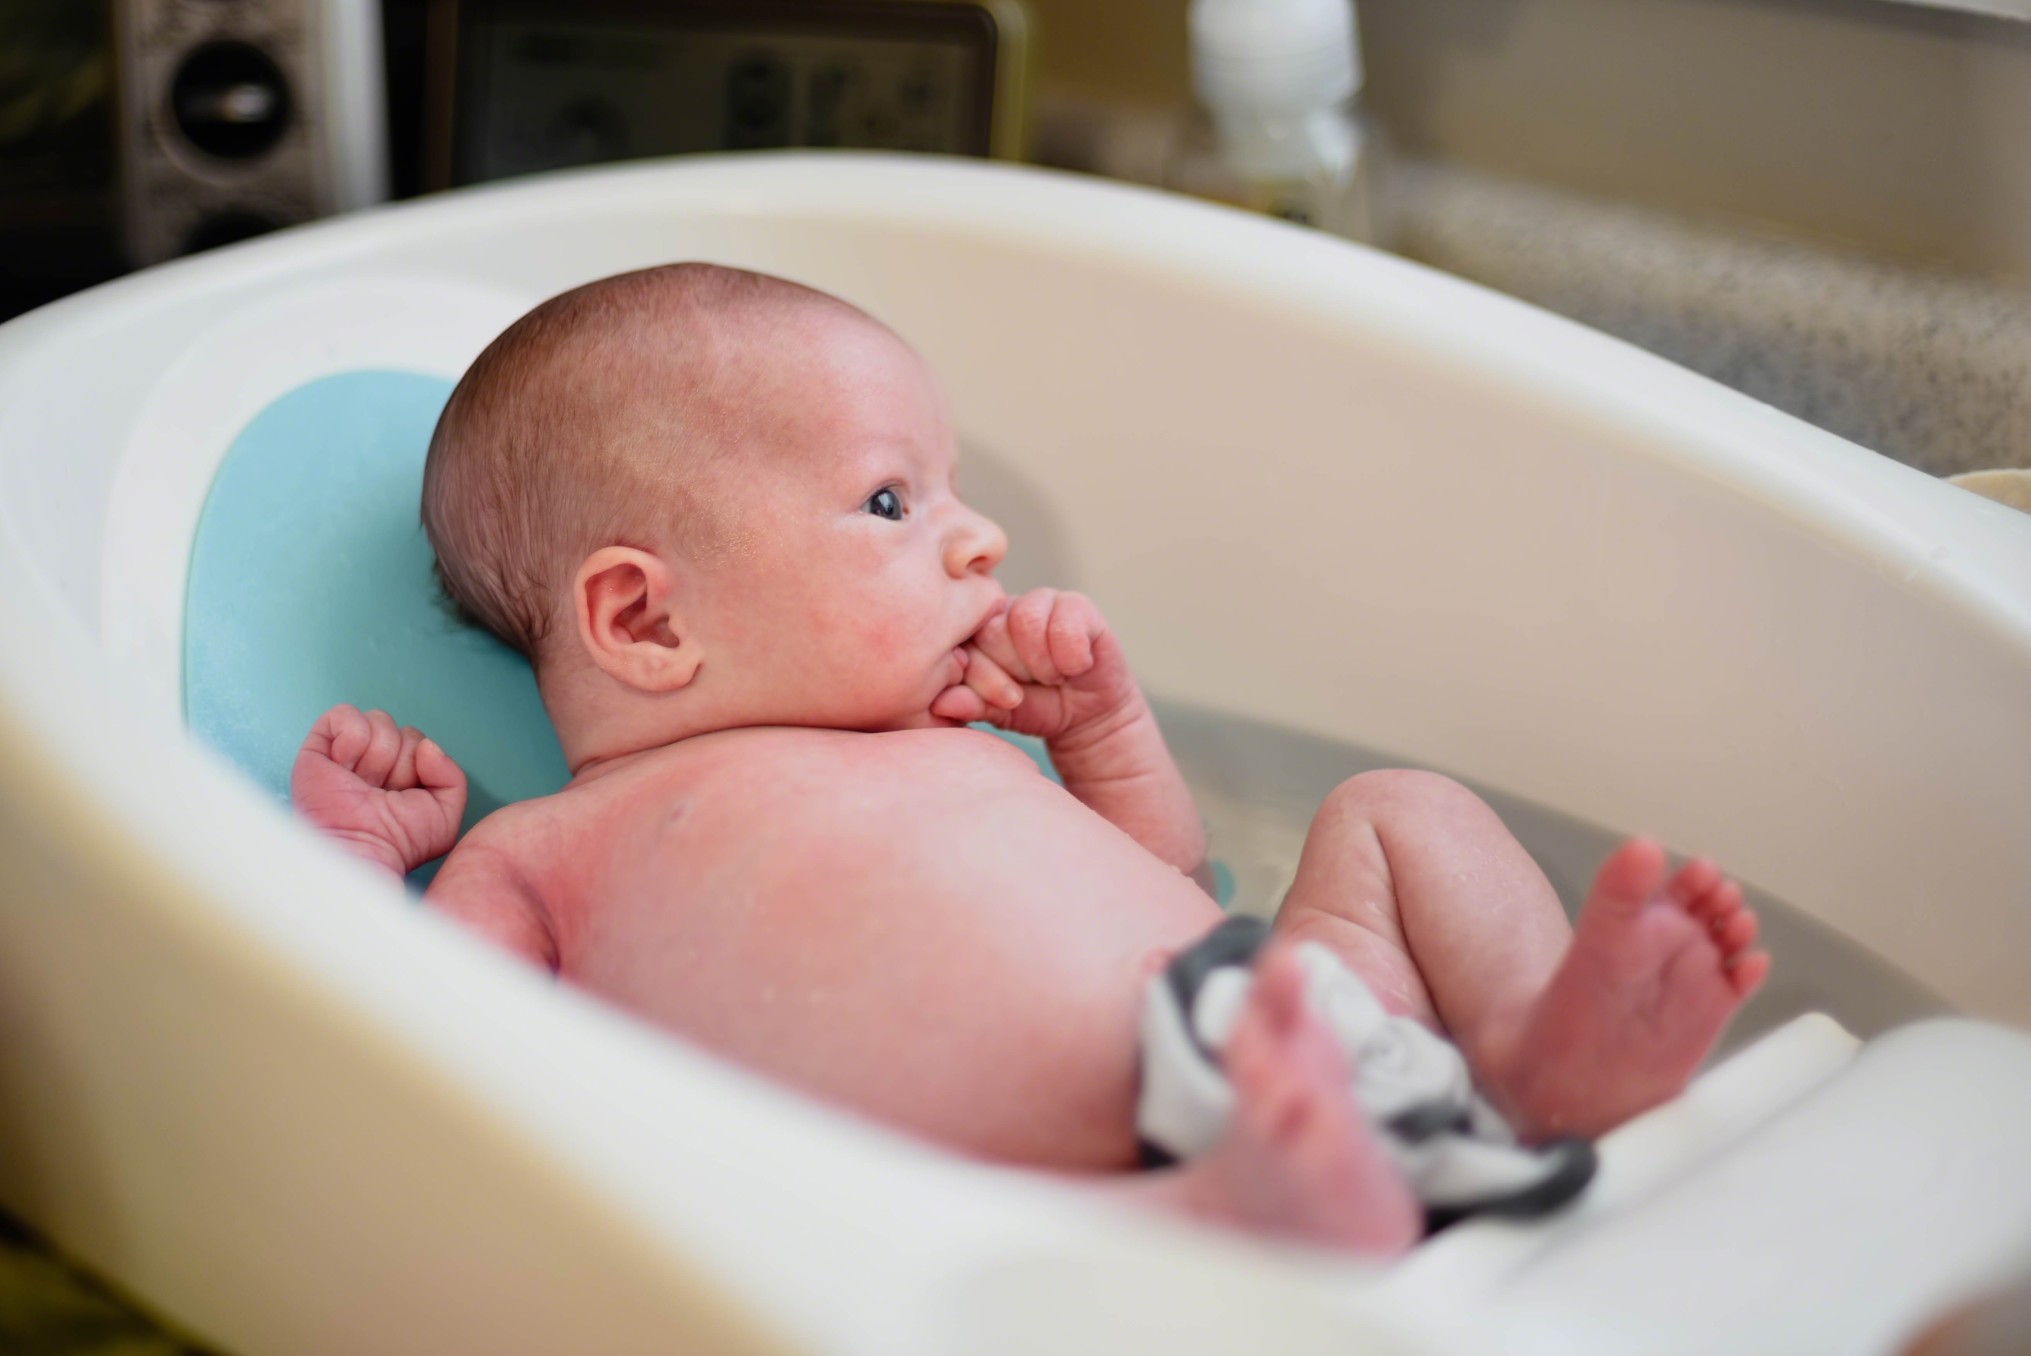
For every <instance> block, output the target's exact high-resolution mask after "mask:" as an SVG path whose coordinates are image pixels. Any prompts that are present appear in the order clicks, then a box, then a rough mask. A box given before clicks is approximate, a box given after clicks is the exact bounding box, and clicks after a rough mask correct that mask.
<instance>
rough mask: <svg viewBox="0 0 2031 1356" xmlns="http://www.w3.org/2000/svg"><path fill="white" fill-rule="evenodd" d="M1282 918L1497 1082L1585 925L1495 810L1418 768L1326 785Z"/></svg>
mask: <svg viewBox="0 0 2031 1356" xmlns="http://www.w3.org/2000/svg"><path fill="white" fill-rule="evenodd" d="M1276 931H1277V935H1278V936H1279V937H1282V938H1285V939H1287V940H1290V941H1316V942H1320V943H1323V944H1324V945H1325V946H1326V947H1327V948H1328V949H1330V950H1331V951H1333V952H1334V953H1335V954H1336V955H1338V956H1339V957H1340V959H1341V960H1343V961H1345V962H1346V963H1347V965H1348V966H1350V967H1351V968H1352V969H1353V970H1354V972H1355V973H1356V974H1358V975H1360V976H1361V978H1362V979H1364V980H1366V981H1367V982H1368V986H1369V987H1370V988H1371V989H1373V990H1374V991H1375V994H1376V996H1377V997H1378V998H1380V999H1381V1000H1382V1003H1383V1006H1385V1007H1387V1008H1388V1009H1389V1010H1390V1011H1392V1012H1398V1013H1403V1014H1406V1015H1408V1016H1411V1017H1415V1018H1417V1019H1418V1020H1419V1021H1422V1022H1424V1023H1426V1024H1427V1025H1429V1026H1433V1027H1435V1028H1437V1029H1439V1030H1441V1031H1444V1032H1445V1033H1446V1034H1447V1035H1448V1036H1450V1037H1451V1038H1452V1039H1453V1041H1454V1043H1455V1044H1457V1045H1458V1046H1459V1047H1460V1050H1461V1053H1463V1054H1464V1055H1466V1057H1467V1063H1468V1065H1469V1067H1471V1068H1472V1069H1473V1070H1474V1073H1475V1076H1476V1078H1477V1079H1480V1080H1481V1081H1483V1082H1484V1083H1485V1082H1486V1081H1487V1079H1488V1077H1489V1074H1490V1072H1491V1071H1492V1070H1493V1069H1495V1068H1497V1067H1499V1066H1500V1065H1501V1064H1502V1063H1504V1062H1505V1057H1506V1056H1507V1054H1508V1050H1509V1046H1510V1045H1511V1044H1512V1043H1513V1041H1514V1033H1515V1032H1516V1031H1517V1030H1519V1029H1520V1028H1521V1026H1522V1024H1523V1021H1524V1018H1525V1017H1526V1016H1527V1015H1528V1013H1529V1012H1530V1008H1531V1005H1532V1004H1534V1003H1535V1002H1536V1001H1537V998H1538V995H1540V994H1541V993H1543V992H1544V989H1545V985H1546V984H1547V983H1549V982H1550V980H1551V976H1552V972H1553V971H1554V970H1556V969H1557V968H1558V964H1559V959H1560V958H1561V957H1562V956H1564V955H1565V953H1566V948H1567V946H1569V945H1570V944H1571V942H1572V936H1573V930H1572V927H1571V926H1570V925H1569V924H1568V923H1567V922H1566V915H1565V910H1564V908H1563V907H1561V906H1560V904H1559V900H1558V895H1557V893H1556V892H1555V891H1553V889H1552V888H1551V882H1550V881H1548V880H1546V879H1545V878H1544V872H1543V871H1541V870H1539V869H1538V865H1537V863H1536V862H1535V861H1533V860H1531V856H1530V854H1529V853H1528V852H1525V851H1524V850H1523V845H1522V844H1521V843H1518V842H1517V841H1516V839H1515V837H1514V836H1513V835H1512V834H1511V833H1510V832H1509V830H1508V829H1507V828H1506V827H1504V826H1503V823H1502V821H1501V820H1500V819H1498V818H1497V817H1496V815H1495V812H1494V811H1493V810H1491V809H1489V808H1488V806H1487V805H1486V804H1485V803H1483V802H1482V800H1481V798H1480V797H1479V796H1476V795H1475V794H1474V793H1473V792H1471V791H1469V790H1467V788H1465V787H1464V786H1461V785H1460V784H1459V783H1458V782H1455V781H1453V780H1451V779H1450V778H1447V777H1441V776H1439V775H1437V774H1436V773H1430V772H1416V771H1410V770H1390V771H1381V772H1368V773H1363V774H1362V775H1361V776H1359V777H1355V778H1353V779H1352V780H1351V781H1346V782H1342V783H1341V784H1340V785H1339V786H1338V787H1337V788H1336V789H1335V790H1334V791H1333V792H1332V794H1330V795H1328V796H1327V797H1326V800H1325V803H1324V804H1322V805H1321V806H1320V807H1319V812H1318V814H1317V815H1316V816H1315V817H1314V818H1313V820H1312V828H1311V833H1310V835H1309V836H1308V837H1307V838H1306V840H1305V850H1304V855H1303V857H1302V858H1300V859H1299V862H1298V874H1297V879H1296V880H1295V881H1293V882H1292V883H1291V888H1290V893H1289V894H1288V895H1286V896H1285V897H1284V902H1283V908H1282V909H1281V910H1280V911H1279V912H1278V914H1277V918H1276Z"/></svg>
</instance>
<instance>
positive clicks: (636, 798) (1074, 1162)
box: [447, 729, 1220, 1168]
mask: <svg viewBox="0 0 2031 1356" xmlns="http://www.w3.org/2000/svg"><path fill="white" fill-rule="evenodd" d="M497 821H498V822H497ZM473 839H474V841H473V842H472V843H471V844H468V845H464V846H462V847H461V849H460V851H461V853H463V852H467V851H474V850H478V851H491V852H495V853H500V854H502V855H504V856H510V857H513V858H514V859H515V862H516V865H517V866H518V867H519V868H520V869H521V871H522V872H523V873H525V874H526V879H527V880H528V882H529V884H530V886H531V887H532V888H533V890H534V892H535V893H536V894H537V895H538V896H539V897H540V898H541V900H542V901H543V903H544V905H545V908H546V909H547V911H548V913H549V915H550V927H551V931H552V934H553V936H554V939H555V943H556V951H557V958H558V965H559V971H560V973H561V974H562V975H563V976H564V977H566V978H568V979H570V980H572V981H574V982H576V983H578V984H580V985H582V986H584V987H585V988H587V989H589V990H591V991H593V992H595V993H598V994H601V995H603V996H605V997H607V998H609V999H611V1000H613V1001H614V1002H617V1003H619V1004H621V1005H623V1006H625V1007H627V1008H629V1009H631V1010H633V1011H635V1012H636V1013H638V1014H640V1015H642V1016H644V1017H646V1018H648V1019H650V1020H652V1021H655V1022H657V1023H659V1024H662V1025H664V1026H667V1027H669V1028H670V1029H672V1030H675V1031H677V1032H679V1033H681V1034H683V1035H685V1036H687V1037H689V1038H691V1039H693V1040H695V1041H697V1042H699V1043H700V1044H703V1045H705V1046H708V1047H710V1048H712V1049H714V1050H717V1051H720V1052H721V1053H723V1054H725V1055H727V1056H728V1057H730V1058H732V1059H734V1060H736V1061H738V1062H740V1063H742V1064H745V1065H748V1066H749V1067H752V1068H756V1069H759V1070H762V1071H764V1072H767V1073H771V1074H774V1075H776V1076H778V1077H780V1078H782V1079H784V1080H786V1081H788V1082H790V1083H792V1084H795V1085H797V1086H799V1087H802V1088H804V1089H806V1090H808V1091H810V1092H813V1093H815V1094H817V1095H819V1096H822V1097H825V1098H828V1099H830V1100H832V1101H835V1102H839V1103H844V1104H846V1105H849V1106H853V1107H856V1108H858V1109H860V1110H862V1111H865V1112H867V1113H869V1114H871V1115H874V1116H876V1117H879V1118H881V1119H883V1120H886V1121H889V1122H891V1123H893V1124H898V1125H901V1126H904V1127H908V1128H911V1129H914V1130H917V1131H919V1132H921V1133H924V1134H927V1135H929V1136H931V1137H933V1138H935V1139H938V1140H940V1141H942V1142H944V1143H947V1144H950V1145H952V1146H954V1147H957V1148H960V1149H964V1150H969V1151H973V1152H977V1153H980V1154H982V1155H985V1156H989V1157H992V1158H995V1159H999V1160H1004V1161H1013V1162H1025V1163H1033V1164H1039V1165H1052V1166H1059V1167H1092V1168H1118V1167H1122V1166H1125V1165H1127V1164H1129V1163H1131V1162H1132V1161H1133V1159H1134V1131H1133V1125H1132V1120H1133V1099H1134V1094H1135V1070H1136V1034H1135V1033H1136V1022H1137V1015H1138V1011H1139V1006H1140V1001H1141V991H1142V982H1143V979H1144V978H1145V977H1146V976H1147V975H1148V974H1149V973H1151V970H1152V967H1153V965H1154V964H1155V963H1157V960H1158V958H1161V957H1162V956H1163V955H1166V954H1168V952H1170V951H1171V950H1174V949H1175V948H1177V947H1179V946H1181V945H1184V944H1186V943H1189V942H1190V941H1192V940H1195V939H1196V938H1197V937H1198V936H1200V935H1201V934H1203V933H1204V932H1205V931H1206V930H1207V929H1208V928H1210V927H1211V926H1212V925H1213V924H1214V923H1216V922H1218V921H1219V917H1220V914H1219V910H1218V909H1217V908H1216V907H1215V905H1214V904H1213V902H1212V901H1211V900H1210V899H1208V898H1207V897H1206V895H1205V894H1204V893H1203V892H1202V891H1201V890H1200V889H1199V888H1198V887H1197V886H1196V885H1194V884H1193V883H1192V882H1191V881H1189V880H1188V879H1186V878H1185V877H1184V876H1182V875H1180V874H1179V873H1178V872H1177V871H1176V870H1175V869H1173V868H1172V867H1170V866H1168V865H1166V864H1165V863H1163V862H1162V861H1160V860H1158V859H1157V858H1156V857H1154V856H1152V855H1151V854H1150V853H1149V852H1148V851H1146V850H1145V849H1144V848H1142V847H1141V846H1140V845H1138V844H1137V843H1136V842H1135V841H1134V840H1133V839H1131V838H1130V837H1129V836H1128V835H1127V834H1125V833H1123V832H1122V831H1121V830H1119V829H1117V828H1115V827H1114V826H1113V825H1112V824H1110V823H1108V822H1107V821H1106V820H1104V819H1102V818H1101V817H1100V816H1099V815H1097V814H1095V813H1094V812H1092V811H1091V810H1089V809H1087V808H1086V807H1085V806H1084V805H1083V804H1081V803H1080V802H1079V801H1078V800H1077V799H1075V798H1074V797H1073V796H1071V795H1070V794H1069V793H1067V792H1066V791H1064V790H1063V789H1062V788H1060V787H1058V786H1057V785H1055V784H1053V783H1052V782H1051V781H1049V780H1048V779H1047V778H1045V777H1043V776H1042V775H1040V774H1039V773H1038V772H1037V770H1036V768H1035V766H1034V765H1033V764H1032V763H1031V762H1030V761H1029V759H1027V758H1026V757H1024V755H1023V754H1022V753H1021V752H1020V751H1018V750H1016V749H1014V748H1012V747H1010V746H1009V745H1008V744H1006V743H1004V742H1003V741H1001V740H999V739H996V738H994V737H993V736H991V735H986V734H982V733H978V732H975V731H971V730H963V729H947V730H923V731H908V732H898V733H892V734H852V733H841V732H836V731H825V730H795V729H758V730H755V729H751V730H736V731H727V732H725V733H723V734H718V735H712V736H706V737H702V738H698V739H694V740H689V741H686V742H685V743H684V744H683V745H680V746H676V747H673V748H670V749H667V750H662V751H659V752H657V753H655V754H651V755H647V756H645V757H644V758H642V759H641V760H640V761H639V762H636V763H635V764H633V765H631V766H627V767H621V768H616V769H614V770H613V771H612V772H610V773H608V774H607V775H605V776H603V777H599V778H596V779H594V780H591V781H589V782H586V783H584V784H582V785H580V786H576V787H574V788H572V789H570V790H567V791H565V792H563V793H561V794H559V795H557V796H554V797H550V798H548V799H545V800H542V801H535V802H529V803H527V804H525V805H522V806H517V807H514V808H513V809H511V810H509V811H506V812H503V813H502V814H501V815H499V816H496V817H495V819H492V820H489V821H488V822H487V823H486V824H485V825H483V826H482V827H481V828H480V829H479V830H476V831H475V833H474V835H473ZM447 869H449V868H447Z"/></svg>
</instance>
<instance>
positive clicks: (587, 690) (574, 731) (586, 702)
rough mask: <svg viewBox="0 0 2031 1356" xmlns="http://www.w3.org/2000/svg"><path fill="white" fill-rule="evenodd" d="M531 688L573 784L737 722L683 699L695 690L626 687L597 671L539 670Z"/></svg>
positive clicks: (696, 702) (697, 703) (695, 702)
mask: <svg viewBox="0 0 2031 1356" xmlns="http://www.w3.org/2000/svg"><path fill="white" fill-rule="evenodd" d="M536 690H537V692H538V693H540V694H541V695H542V698H543V707H544V709H545V710H546V711H548V712H549V713H550V725H551V728H552V729H554V730H556V732H557V743H558V747H559V748H561V749H562V750H563V752H564V765H565V767H567V768H569V769H570V770H571V780H572V783H573V784H574V785H576V784H578V783H581V782H583V781H585V780H586V779H587V778H588V777H592V776H603V775H605V774H606V773H607V772H609V771H611V770H612V769H614V768H616V767H618V766H621V765H622V764H624V763H633V762H637V761H639V760H640V759H641V757H642V756H643V755H646V754H650V753H653V752H655V751H656V750H658V749H665V748H668V747H670V746H671V745H673V744H679V743H682V742H683V741H684V740H687V739H691V738H693V737H695V736H698V735H702V734H710V733H712V732H714V731H716V730H723V729H727V728H729V726H730V725H735V724H738V723H739V722H737V721H734V722H729V721H727V720H726V719H724V718H723V716H722V715H721V713H718V712H714V711H712V710H710V709H709V708H708V707H707V706H706V705H704V704H703V703H701V702H698V701H695V700H693V701H687V700H684V698H685V697H686V696H696V695H697V694H685V693H647V692H633V691H628V690H626V689H623V688H621V687H620V686H619V685H618V684H616V683H614V682H613V681H612V680H611V679H608V678H607V677H606V676H605V675H603V674H597V673H595V674H590V675H584V674H563V675H560V674H555V673H545V672H543V671H541V670H539V671H538V672H537V675H536Z"/></svg>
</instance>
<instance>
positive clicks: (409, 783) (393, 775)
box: [388, 725, 423, 791]
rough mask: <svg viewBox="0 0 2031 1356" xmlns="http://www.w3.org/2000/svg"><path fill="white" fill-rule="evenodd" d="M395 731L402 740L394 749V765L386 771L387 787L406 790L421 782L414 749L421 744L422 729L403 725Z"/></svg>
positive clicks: (393, 789)
mask: <svg viewBox="0 0 2031 1356" xmlns="http://www.w3.org/2000/svg"><path fill="white" fill-rule="evenodd" d="M395 733H396V735H397V737H398V738H400V739H401V741H402V742H401V744H400V745H399V746H398V747H397V748H396V750H395V766H394V767H393V768H392V769H390V770H389V773H388V789H389V790H390V791H407V790H409V789H410V788H411V787H413V786H417V785H419V784H420V782H421V778H419V777H418V776H417V774H416V751H417V749H418V748H420V747H421V746H422V744H423V731H421V730H419V729H417V728H416V727H415V726H414V725H404V726H403V727H402V728H401V729H399V730H397V731H396V732H395Z"/></svg>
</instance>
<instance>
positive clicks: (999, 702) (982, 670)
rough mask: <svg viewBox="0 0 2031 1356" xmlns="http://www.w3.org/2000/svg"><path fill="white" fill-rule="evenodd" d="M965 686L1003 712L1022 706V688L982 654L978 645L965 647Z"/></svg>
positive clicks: (999, 666)
mask: <svg viewBox="0 0 2031 1356" xmlns="http://www.w3.org/2000/svg"><path fill="white" fill-rule="evenodd" d="M966 686H967V687H969V688H971V689H972V690H973V691H975V692H977V693H979V694H980V699H981V700H982V701H984V702H986V703H987V704H988V705H989V706H993V707H997V708H999V709H1001V710H1003V711H1013V710H1015V709H1016V708H1017V707H1018V706H1021V705H1022V704H1023V690H1022V686H1021V685H1020V684H1019V683H1017V682H1016V680H1015V679H1013V678H1011V677H1009V676H1008V671H1007V670H1006V669H1004V668H1002V666H1001V665H999V664H997V663H995V662H994V661H993V660H992V659H990V658H988V657H987V655H985V654H984V653H982V652H981V649H980V647H979V646H978V645H969V646H967V647H966Z"/></svg>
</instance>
